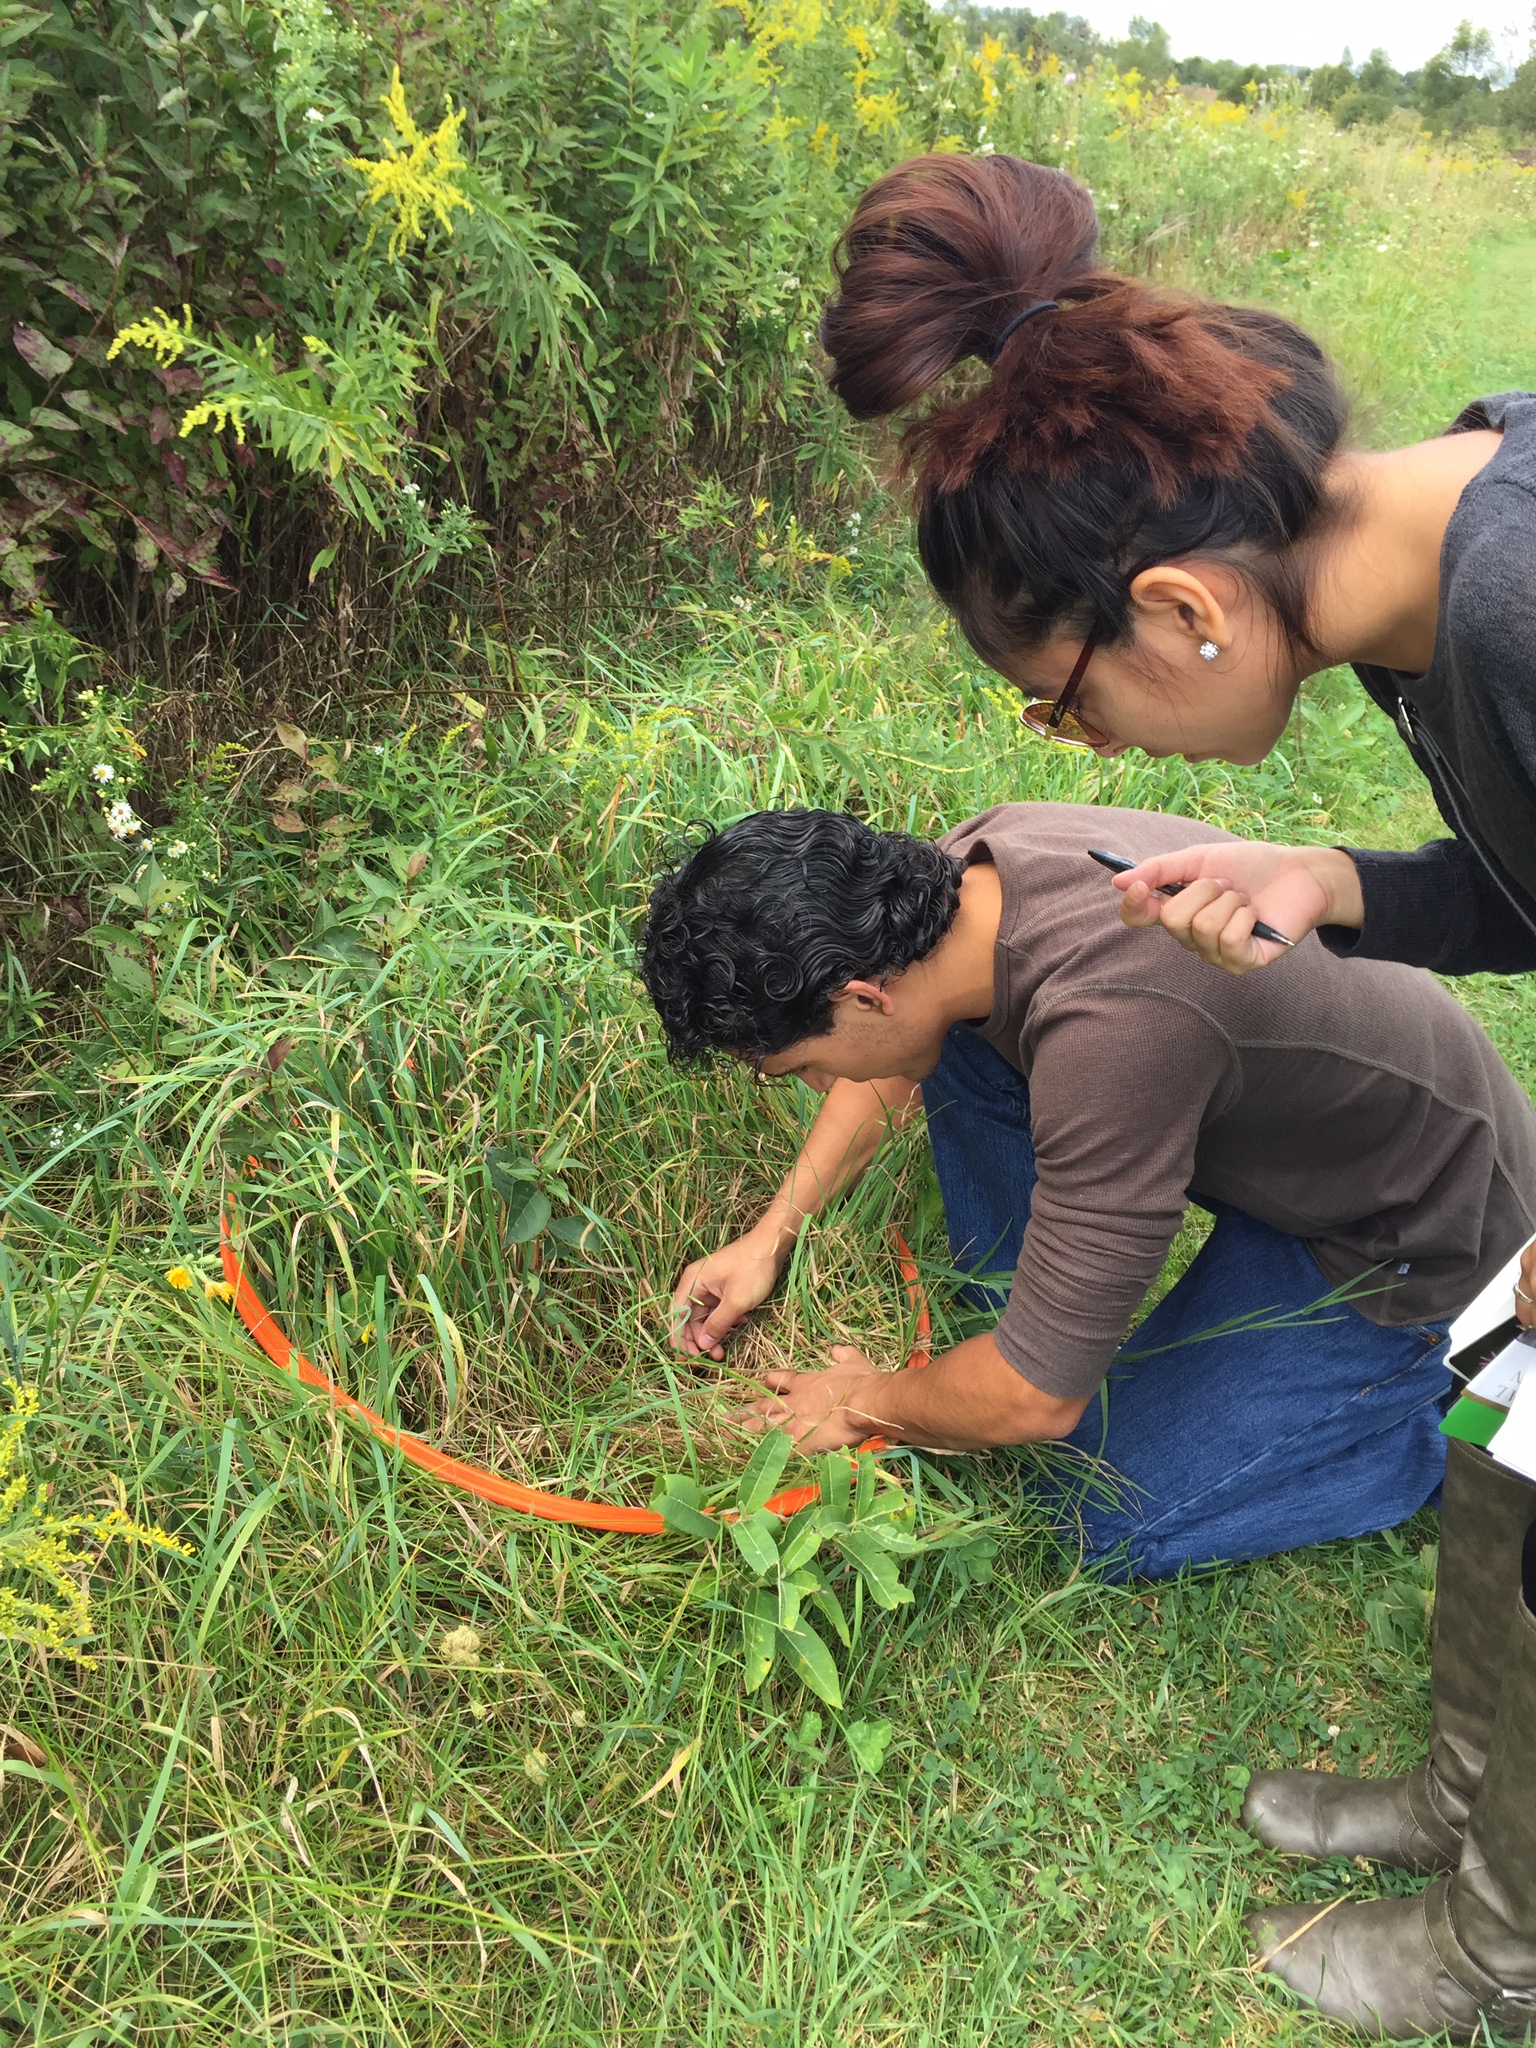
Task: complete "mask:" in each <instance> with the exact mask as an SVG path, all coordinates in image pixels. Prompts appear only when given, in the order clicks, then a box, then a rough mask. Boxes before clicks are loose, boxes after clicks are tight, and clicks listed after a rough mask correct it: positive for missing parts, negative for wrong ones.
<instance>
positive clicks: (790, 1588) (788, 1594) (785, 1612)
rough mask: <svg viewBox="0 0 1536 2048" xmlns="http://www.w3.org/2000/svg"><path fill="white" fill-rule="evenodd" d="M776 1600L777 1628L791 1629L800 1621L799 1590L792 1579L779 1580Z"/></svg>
mask: <svg viewBox="0 0 1536 2048" xmlns="http://www.w3.org/2000/svg"><path fill="white" fill-rule="evenodd" d="M778 1600H779V1627H780V1628H793V1627H794V1625H795V1623H796V1622H797V1621H798V1620H799V1619H800V1588H799V1587H798V1586H797V1585H796V1584H795V1582H794V1580H793V1579H780V1581H779V1586H778Z"/></svg>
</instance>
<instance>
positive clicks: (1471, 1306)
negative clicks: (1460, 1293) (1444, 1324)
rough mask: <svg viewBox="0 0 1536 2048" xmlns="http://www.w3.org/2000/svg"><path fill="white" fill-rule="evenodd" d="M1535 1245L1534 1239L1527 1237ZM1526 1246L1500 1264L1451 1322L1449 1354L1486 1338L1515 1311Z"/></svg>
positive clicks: (1535, 1240)
mask: <svg viewBox="0 0 1536 2048" xmlns="http://www.w3.org/2000/svg"><path fill="white" fill-rule="evenodd" d="M1531 1243H1532V1244H1536V1238H1532V1239H1531ZM1529 1249H1530V1246H1529V1245H1522V1246H1521V1248H1520V1250H1519V1251H1517V1252H1516V1253H1515V1255H1514V1257H1513V1258H1512V1259H1511V1260H1510V1261H1509V1263H1508V1264H1507V1265H1504V1266H1501V1267H1500V1268H1499V1270H1498V1272H1497V1273H1495V1274H1494V1276H1493V1278H1492V1279H1491V1280H1490V1281H1489V1282H1488V1285H1487V1286H1486V1287H1485V1288H1484V1289H1483V1291H1482V1293H1481V1294H1479V1295H1478V1296H1477V1298H1476V1299H1475V1300H1474V1301H1471V1302H1469V1303H1468V1304H1467V1306H1466V1307H1465V1308H1464V1309H1463V1310H1462V1312H1461V1314H1460V1315H1459V1316H1458V1317H1457V1318H1456V1320H1455V1322H1454V1323H1452V1325H1451V1336H1450V1350H1451V1353H1452V1355H1454V1354H1455V1353H1456V1352H1458V1351H1462V1350H1465V1348H1466V1347H1467V1345H1469V1344H1475V1343H1476V1342H1477V1340H1478V1338H1479V1337H1486V1336H1487V1335H1488V1332H1489V1331H1490V1330H1496V1329H1497V1328H1498V1326H1499V1324H1500V1323H1502V1322H1506V1321H1507V1320H1508V1319H1509V1317H1510V1316H1511V1315H1513V1314H1514V1310H1515V1282H1516V1281H1517V1280H1518V1279H1519V1277H1520V1261H1521V1260H1522V1259H1523V1258H1524V1257H1525V1254H1526V1252H1527V1251H1528V1250H1529Z"/></svg>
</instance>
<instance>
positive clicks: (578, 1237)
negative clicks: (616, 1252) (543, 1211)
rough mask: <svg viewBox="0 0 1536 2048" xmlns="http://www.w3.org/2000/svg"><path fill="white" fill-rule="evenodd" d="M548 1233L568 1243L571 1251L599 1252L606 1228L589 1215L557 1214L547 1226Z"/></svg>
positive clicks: (563, 1242)
mask: <svg viewBox="0 0 1536 2048" xmlns="http://www.w3.org/2000/svg"><path fill="white" fill-rule="evenodd" d="M549 1234H550V1236H551V1237H557V1238H558V1239H559V1240H560V1242H561V1243H562V1244H568V1245H570V1246H571V1248H572V1250H573V1251H578V1252H599V1251H601V1250H602V1248H603V1241H604V1238H605V1236H606V1234H607V1230H606V1225H604V1224H602V1223H599V1222H598V1221H597V1220H596V1219H595V1218H594V1217H591V1216H557V1217H556V1218H555V1220H554V1221H553V1223H551V1224H550V1226H549Z"/></svg>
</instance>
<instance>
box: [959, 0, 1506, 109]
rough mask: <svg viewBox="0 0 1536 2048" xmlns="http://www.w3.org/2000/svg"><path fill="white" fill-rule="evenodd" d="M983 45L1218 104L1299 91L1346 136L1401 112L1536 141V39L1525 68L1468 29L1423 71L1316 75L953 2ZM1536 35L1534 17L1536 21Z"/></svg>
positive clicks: (1158, 35)
mask: <svg viewBox="0 0 1536 2048" xmlns="http://www.w3.org/2000/svg"><path fill="white" fill-rule="evenodd" d="M947 11H948V12H950V13H951V14H952V15H953V16H954V17H955V19H956V20H958V21H959V23H960V24H961V26H962V27H963V29H964V30H965V33H966V35H967V37H968V39H969V40H970V41H971V42H972V43H973V44H976V45H978V46H979V44H980V42H981V40H982V37H983V36H990V37H993V38H994V39H995V40H996V41H998V42H1000V43H1001V44H1002V45H1003V47H1004V49H1008V50H1016V51H1017V52H1018V54H1019V55H1020V56H1021V57H1025V56H1030V55H1032V56H1033V59H1034V61H1035V62H1037V63H1038V62H1040V61H1041V60H1042V59H1044V58H1048V57H1054V58H1056V60H1057V62H1058V63H1059V64H1060V65H1061V67H1062V69H1063V70H1065V71H1077V72H1082V71H1086V70H1087V69H1088V68H1089V66H1090V65H1094V64H1098V65H1113V67H1114V68H1115V70H1117V71H1120V72H1127V71H1138V72H1140V74H1141V76H1142V77H1143V78H1145V79H1149V80H1155V81H1157V82H1158V83H1161V82H1162V81H1163V80H1164V79H1167V78H1176V79H1177V80H1178V82H1179V84H1180V85H1185V86H1194V87H1197V88H1204V89H1206V90H1207V91H1210V92H1214V93H1215V94H1216V95H1217V97H1218V98H1220V99H1224V100H1233V101H1236V102H1237V104H1238V105H1241V104H1242V102H1243V101H1244V99H1246V98H1249V97H1251V96H1252V95H1253V94H1254V92H1255V91H1256V90H1257V89H1258V88H1260V87H1262V86H1266V85H1278V84H1281V83H1292V82H1296V83H1300V84H1302V85H1304V86H1305V87H1306V93H1307V98H1308V100H1309V102H1310V103H1311V104H1312V105H1313V106H1314V107H1317V108H1319V109H1320V110H1322V111H1323V112H1325V113H1329V114H1332V116H1333V118H1334V120H1335V121H1337V122H1338V124H1339V126H1340V127H1341V128H1353V127H1356V126H1358V125H1359V124H1360V123H1361V122H1366V123H1378V122H1381V121H1385V120H1388V119H1389V118H1390V117H1391V116H1392V115H1393V114H1394V113H1395V112H1396V111H1397V110H1398V109H1399V108H1405V109H1406V110H1407V111H1408V112H1410V113H1412V114H1416V115H1417V116H1418V117H1419V119H1420V120H1421V121H1422V122H1423V124H1424V125H1425V126H1426V127H1428V128H1429V129H1431V130H1432V131H1433V132H1434V133H1435V134H1436V135H1448V134H1456V133H1460V132H1464V131H1465V130H1466V129H1468V128H1474V127H1485V128H1496V129H1500V130H1502V131H1503V132H1504V133H1505V134H1506V135H1508V136H1509V137H1510V138H1511V139H1517V138H1518V139H1521V140H1524V139H1527V138H1531V137H1536V39H1533V42H1532V47H1531V54H1530V55H1528V56H1527V57H1526V59H1525V61H1524V62H1523V63H1522V64H1520V65H1519V66H1514V65H1511V64H1510V63H1508V62H1507V61H1505V60H1504V59H1501V57H1500V56H1499V54H1498V52H1497V51H1496V49H1495V47H1494V41H1493V37H1492V35H1491V34H1490V32H1489V31H1488V30H1487V29H1485V28H1474V27H1473V26H1472V23H1471V22H1470V21H1463V22H1462V23H1461V25H1460V27H1459V28H1458V29H1457V31H1456V33H1455V35H1454V36H1452V38H1451V40H1450V41H1449V42H1448V43H1447V44H1446V46H1445V48H1444V49H1443V50H1440V51H1438V52H1437V53H1436V54H1435V55H1434V56H1433V57H1431V58H1430V60H1429V62H1428V63H1427V64H1425V65H1424V66H1423V67H1422V68H1421V69H1420V70H1417V71H1406V72H1404V71H1398V70H1395V69H1394V68H1393V65H1392V63H1391V60H1390V59H1389V58H1388V56H1387V53H1386V51H1385V50H1372V52H1371V54H1370V55H1369V56H1368V57H1367V58H1366V60H1365V61H1364V63H1363V64H1359V65H1357V64H1356V63H1355V62H1354V60H1353V58H1352V57H1351V55H1350V53H1349V51H1348V50H1346V51H1345V52H1344V54H1343V57H1342V58H1341V59H1340V61H1339V62H1338V63H1337V64H1322V65H1319V66H1318V67H1317V69H1316V70H1313V71H1308V70H1306V69H1305V68H1302V67H1297V66H1293V65H1286V64H1241V63H1238V62H1236V61H1235V60H1234V59H1232V58H1230V57H1217V58H1212V57H1178V58H1176V57H1175V56H1174V54H1173V51H1172V48H1171V47H1170V44H1169V38H1168V31H1167V30H1166V29H1165V28H1164V27H1163V25H1162V23H1161V22H1159V21H1151V20H1149V19H1148V18H1147V17H1146V16H1145V15H1141V14H1138V15H1137V16H1135V18H1134V19H1133V20H1132V22H1131V25H1130V29H1129V32H1128V33H1127V34H1126V35H1125V36H1124V37H1122V38H1121V39H1120V40H1119V41H1118V42H1116V41H1113V40H1111V39H1109V38H1106V37H1104V36H1101V35H1100V34H1099V33H1098V32H1097V30H1096V29H1094V28H1093V26H1092V25H1091V24H1090V23H1089V22H1087V21H1085V20H1084V18H1083V16H1082V15H1080V14H1067V13H1065V12H1063V11H1061V10H1058V11H1057V12H1055V13H1053V14H1037V13H1035V12H1034V10H1033V9H1032V8H1029V7H983V6H977V5H975V4H974V0H952V4H951V6H950V7H949V9H948V10H947ZM1532 25H1533V28H1536V11H1533V14H1532Z"/></svg>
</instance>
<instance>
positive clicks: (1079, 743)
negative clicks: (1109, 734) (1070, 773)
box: [1019, 697, 1105, 747]
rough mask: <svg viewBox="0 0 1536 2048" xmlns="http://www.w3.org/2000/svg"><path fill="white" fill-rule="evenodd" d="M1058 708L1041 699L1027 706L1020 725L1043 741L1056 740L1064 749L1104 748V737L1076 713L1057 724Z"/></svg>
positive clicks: (1050, 701) (1071, 713)
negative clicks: (1085, 723) (1053, 721)
mask: <svg viewBox="0 0 1536 2048" xmlns="http://www.w3.org/2000/svg"><path fill="white" fill-rule="evenodd" d="M1055 717H1056V706H1055V703H1054V701H1053V700H1052V699H1051V698H1049V697H1041V698H1039V699H1037V701H1036V702H1034V703H1033V704H1026V705H1025V706H1024V709H1023V710H1022V711H1021V712H1020V713H1019V723H1020V725H1022V726H1023V727H1024V729H1025V730H1026V731H1027V732H1032V733H1037V734H1038V735H1039V737H1040V738H1041V739H1043V740H1055V741H1056V742H1057V743H1058V744H1059V745H1061V746H1063V747H1102V746H1103V745H1104V743H1105V742H1104V735H1103V734H1102V733H1096V732H1093V731H1091V730H1090V728H1089V727H1087V726H1086V725H1084V724H1083V722H1082V720H1081V719H1080V718H1079V717H1078V715H1077V713H1076V712H1075V711H1069V712H1067V714H1066V716H1065V717H1064V718H1062V719H1061V720H1059V721H1058V722H1057V723H1056V724H1054V725H1053V724H1052V723H1051V721H1052V719H1054V718H1055Z"/></svg>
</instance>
